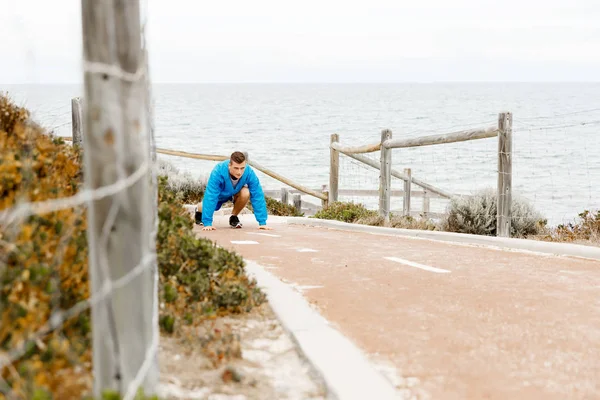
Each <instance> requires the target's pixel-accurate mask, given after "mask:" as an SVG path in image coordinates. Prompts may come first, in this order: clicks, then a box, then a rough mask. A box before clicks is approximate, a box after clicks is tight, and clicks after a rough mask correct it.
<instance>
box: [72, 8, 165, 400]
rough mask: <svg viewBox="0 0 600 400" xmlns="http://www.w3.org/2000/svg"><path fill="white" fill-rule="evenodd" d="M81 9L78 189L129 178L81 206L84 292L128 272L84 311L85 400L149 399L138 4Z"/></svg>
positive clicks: (151, 315)
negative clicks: (89, 367) (108, 398)
mask: <svg viewBox="0 0 600 400" xmlns="http://www.w3.org/2000/svg"><path fill="white" fill-rule="evenodd" d="M81 12H82V33H83V57H84V90H85V93H84V99H85V106H84V107H83V116H84V118H85V120H84V121H85V130H84V134H85V138H84V140H83V147H84V152H83V157H84V177H85V180H84V187H85V189H87V190H95V189H98V188H101V187H106V186H108V185H114V184H117V182H124V180H125V179H127V178H130V177H131V176H132V175H135V178H134V179H132V180H131V182H130V183H128V184H127V185H125V186H124V188H123V189H122V190H119V191H118V192H116V193H114V194H112V195H108V196H105V197H103V198H101V199H97V200H90V201H88V202H87V203H86V205H87V217H88V229H87V239H88V243H89V249H90V252H89V253H90V254H89V275H90V285H91V287H90V289H91V290H90V291H91V294H92V295H93V294H97V293H100V292H101V291H102V290H103V289H104V287H105V286H106V285H107V284H110V283H109V282H115V281H117V280H119V279H124V277H126V276H130V274H131V273H133V272H135V273H136V276H135V277H134V278H132V279H131V281H129V282H128V283H127V284H125V285H123V286H120V287H113V288H112V290H111V291H110V292H109V294H108V296H107V297H105V298H104V299H103V300H101V301H99V302H98V303H96V304H93V305H92V307H91V325H92V347H93V353H92V362H93V376H94V388H93V395H94V397H96V398H100V397H101V393H102V392H103V391H104V390H115V391H117V392H119V393H120V394H121V396H125V395H126V394H131V391H132V390H133V389H135V388H136V387H137V383H139V384H140V387H141V388H142V389H143V390H144V393H145V394H146V395H153V394H155V389H156V383H157V381H158V376H159V369H158V364H157V357H156V355H154V356H152V357H148V354H147V352H148V350H149V349H150V348H151V347H152V346H155V345H156V343H157V342H156V341H157V340H158V337H157V336H156V335H155V333H156V332H158V325H157V324H158V319H157V318H155V317H156V316H157V314H156V313H155V311H156V310H158V307H157V304H156V302H157V301H158V299H157V297H156V293H155V285H154V283H155V278H156V273H157V271H158V269H157V264H156V257H155V250H156V249H155V248H154V247H155V243H152V240H151V237H150V235H151V230H152V223H153V221H155V220H154V218H153V216H152V215H151V213H152V212H156V209H155V208H154V207H153V203H154V201H153V198H152V196H153V191H152V186H151V179H150V177H151V174H152V164H151V160H150V151H149V149H150V143H149V140H150V137H149V136H150V134H149V132H148V115H147V114H148V110H147V99H146V96H147V95H148V91H147V89H146V88H145V85H146V80H145V79H144V75H145V73H147V70H146V64H145V56H144V55H143V52H142V49H141V43H142V40H141V26H140V5H139V1H125V2H113V1H96V0H83V1H82V8H81ZM140 71H141V72H142V73H140V74H138V72H140ZM130 179H131V178H130ZM136 268H139V271H141V272H138V271H137V270H134V269H136ZM142 366H144V369H142ZM140 372H144V373H143V374H141V375H139V376H138V374H139V373H140ZM128 392H129V393H128ZM134 393H135V392H134Z"/></svg>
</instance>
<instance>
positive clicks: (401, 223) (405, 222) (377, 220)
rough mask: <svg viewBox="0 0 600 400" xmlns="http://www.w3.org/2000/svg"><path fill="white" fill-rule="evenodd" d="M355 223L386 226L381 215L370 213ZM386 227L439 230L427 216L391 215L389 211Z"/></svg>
mask: <svg viewBox="0 0 600 400" xmlns="http://www.w3.org/2000/svg"><path fill="white" fill-rule="evenodd" d="M356 223H357V224H363V225H370V226H386V225H385V224H384V220H383V217H380V216H379V215H372V216H368V217H362V218H359V219H358V220H356ZM387 227H391V228H400V229H421V230H426V231H435V230H439V226H438V225H437V224H436V223H435V222H433V221H432V220H431V219H428V218H423V217H419V218H415V217H412V216H408V215H407V216H402V215H393V214H391V213H390V222H389V224H388V225H387Z"/></svg>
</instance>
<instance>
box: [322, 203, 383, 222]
mask: <svg viewBox="0 0 600 400" xmlns="http://www.w3.org/2000/svg"><path fill="white" fill-rule="evenodd" d="M373 217H377V211H372V210H368V209H367V208H366V207H365V206H364V205H363V204H356V203H351V202H350V203H347V202H340V201H337V202H334V203H332V204H330V205H329V207H327V208H324V209H322V210H320V211H319V212H317V213H316V214H315V215H314V216H313V217H312V218H320V219H334V220H337V221H343V222H349V223H354V222H356V221H358V220H360V219H363V218H373Z"/></svg>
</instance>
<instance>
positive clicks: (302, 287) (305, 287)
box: [296, 285, 325, 291]
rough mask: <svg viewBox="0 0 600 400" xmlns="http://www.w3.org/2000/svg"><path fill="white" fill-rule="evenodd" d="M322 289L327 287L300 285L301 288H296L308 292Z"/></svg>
mask: <svg viewBox="0 0 600 400" xmlns="http://www.w3.org/2000/svg"><path fill="white" fill-rule="evenodd" d="M322 287H325V286H321V285H303V286H302V285H299V286H296V288H297V289H298V290H300V291H302V290H308V289H320V288H322Z"/></svg>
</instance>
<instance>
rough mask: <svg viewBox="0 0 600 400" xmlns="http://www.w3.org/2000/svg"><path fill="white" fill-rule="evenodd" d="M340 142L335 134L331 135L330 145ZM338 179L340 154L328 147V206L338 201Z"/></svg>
mask: <svg viewBox="0 0 600 400" xmlns="http://www.w3.org/2000/svg"><path fill="white" fill-rule="evenodd" d="M339 141H340V136H339V135H338V134H337V133H334V134H332V135H331V142H330V143H337V142H339ZM339 179H340V152H339V151H337V150H335V149H334V148H332V147H331V145H330V146H329V204H331V203H334V202H336V201H338V188H339V187H338V184H339Z"/></svg>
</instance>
